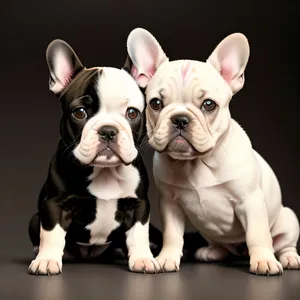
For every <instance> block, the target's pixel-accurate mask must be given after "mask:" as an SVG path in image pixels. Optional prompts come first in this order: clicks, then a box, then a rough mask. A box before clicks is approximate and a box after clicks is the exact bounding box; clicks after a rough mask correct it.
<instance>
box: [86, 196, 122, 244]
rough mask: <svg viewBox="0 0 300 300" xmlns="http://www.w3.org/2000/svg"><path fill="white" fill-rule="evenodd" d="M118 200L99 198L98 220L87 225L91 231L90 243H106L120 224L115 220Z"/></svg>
mask: <svg viewBox="0 0 300 300" xmlns="http://www.w3.org/2000/svg"><path fill="white" fill-rule="evenodd" d="M117 204H118V200H110V201H105V200H100V199H98V200H97V213H96V220H95V221H94V222H93V223H91V224H89V225H88V226H86V228H87V229H89V230H90V231H91V238H90V241H89V242H90V244H97V245H104V244H105V243H106V239H107V237H108V236H109V234H110V233H111V232H112V231H113V230H114V229H116V228H117V227H118V226H119V223H118V222H117V221H116V220H115V212H116V210H117Z"/></svg>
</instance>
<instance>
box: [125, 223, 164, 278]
mask: <svg viewBox="0 0 300 300" xmlns="http://www.w3.org/2000/svg"><path fill="white" fill-rule="evenodd" d="M126 244H127V248H128V256H129V262H128V263H129V270H130V271H132V272H137V273H141V272H143V273H159V271H160V267H159V264H158V262H157V261H156V260H155V259H154V257H153V254H152V252H151V250H150V242H149V220H148V221H147V222H146V223H145V224H142V223H141V222H139V221H137V222H136V223H135V224H134V225H133V226H132V227H131V228H130V229H129V230H128V231H126Z"/></svg>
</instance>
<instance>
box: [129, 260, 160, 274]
mask: <svg viewBox="0 0 300 300" xmlns="http://www.w3.org/2000/svg"><path fill="white" fill-rule="evenodd" d="M129 270H130V271H131V272H135V273H145V274H147V273H149V274H156V273H159V272H160V266H159V264H158V262H157V261H156V260H155V259H154V258H153V257H145V258H137V257H130V258H129Z"/></svg>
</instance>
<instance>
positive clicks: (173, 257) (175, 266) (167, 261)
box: [156, 250, 181, 272]
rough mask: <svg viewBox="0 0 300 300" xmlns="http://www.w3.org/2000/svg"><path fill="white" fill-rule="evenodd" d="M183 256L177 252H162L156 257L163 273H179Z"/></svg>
mask: <svg viewBox="0 0 300 300" xmlns="http://www.w3.org/2000/svg"><path fill="white" fill-rule="evenodd" d="M180 259H181V255H180V254H179V253H177V251H171V250H170V251H169V250H166V251H161V252H160V254H159V255H158V256H157V257H156V260H157V261H158V263H159V265H160V268H161V271H162V272H178V271H179V269H180Z"/></svg>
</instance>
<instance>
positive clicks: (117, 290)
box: [0, 258, 300, 300]
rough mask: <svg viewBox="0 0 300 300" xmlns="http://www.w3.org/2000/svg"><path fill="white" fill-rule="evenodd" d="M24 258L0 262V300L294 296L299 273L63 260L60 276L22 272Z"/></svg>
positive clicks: (277, 299)
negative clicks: (138, 270)
mask: <svg viewBox="0 0 300 300" xmlns="http://www.w3.org/2000/svg"><path fill="white" fill-rule="evenodd" d="M29 261H30V258H28V259H12V260H10V261H3V260H2V261H1V262H0V270H1V273H2V276H1V281H0V299H1V300H6V299H10V298H11V299H30V300H50V299H51V300H69V299H70V300H71V299H72V300H76V299H80V300H93V299H97V300H102V299H103V300H110V299H120V300H135V299H136V300H148V299H149V300H157V299H167V300H177V299H178V300H188V299H191V300H192V299H193V300H194V299H203V300H210V299H228V300H229V299H230V300H235V299H236V300H244V299H246V300H269V299H270V300H281V299H284V300H292V299H295V300H296V299H297V300H299V297H300V296H299V295H300V271H285V272H284V274H283V275H282V276H279V277H259V276H255V275H250V274H248V272H247V269H248V268H247V266H246V265H238V266H233V265H216V264H188V263H186V264H182V267H181V270H180V272H178V273H169V274H167V273H165V274H156V275H144V274H135V273H131V272H128V271H127V269H126V264H117V265H100V264H90V263H87V264H70V263H69V264H65V265H64V269H63V274H62V275H58V276H53V277H38V276H32V275H28V274H27V267H28V264H29Z"/></svg>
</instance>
